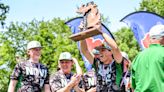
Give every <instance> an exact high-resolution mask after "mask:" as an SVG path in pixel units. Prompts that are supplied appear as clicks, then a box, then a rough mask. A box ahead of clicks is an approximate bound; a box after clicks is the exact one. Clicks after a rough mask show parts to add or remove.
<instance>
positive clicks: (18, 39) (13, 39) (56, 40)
mask: <svg viewBox="0 0 164 92" xmlns="http://www.w3.org/2000/svg"><path fill="white" fill-rule="evenodd" d="M7 29H8V30H7V31H5V32H3V33H2V34H1V35H0V43H1V46H0V52H1V53H0V57H1V58H0V65H2V64H5V62H8V63H7V64H8V68H9V69H7V70H6V69H1V72H0V73H2V74H1V76H0V78H1V80H4V79H3V78H4V76H6V79H8V78H9V76H10V74H11V72H12V70H13V68H14V66H15V64H16V63H17V62H16V59H15V56H16V55H19V56H20V57H22V58H27V55H26V45H27V43H28V42H29V41H31V40H38V41H40V42H41V44H42V46H43V50H42V56H41V59H40V61H41V63H43V64H45V65H47V66H48V68H49V70H50V72H53V71H54V70H56V68H57V64H58V57H59V54H60V53H61V52H63V51H68V52H70V53H71V54H72V55H73V56H74V57H76V58H77V59H79V60H81V56H80V54H79V50H78V49H77V45H76V43H75V42H74V41H72V40H71V39H69V36H70V35H71V31H70V29H69V28H68V27H67V26H66V25H65V23H64V21H63V20H61V19H59V18H54V19H53V20H52V21H47V22H44V21H37V20H33V21H31V22H30V23H21V24H18V23H12V24H11V25H10V26H9V27H8V28H7ZM79 62H80V65H81V66H82V67H83V69H84V63H83V62H82V61H79ZM2 71H4V72H2ZM7 81H8V80H6V81H5V82H4V83H0V84H4V87H7V85H8V84H7V83H8V82H7ZM0 82H2V81H0ZM1 90H2V89H0V91H1ZM1 92H2V91H1Z"/></svg>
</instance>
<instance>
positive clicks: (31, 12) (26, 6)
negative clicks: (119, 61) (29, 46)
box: [2, 0, 141, 32]
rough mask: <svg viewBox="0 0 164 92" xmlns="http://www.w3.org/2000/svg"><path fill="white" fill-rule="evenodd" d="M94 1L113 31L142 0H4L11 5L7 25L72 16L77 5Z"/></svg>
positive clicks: (74, 14) (120, 25)
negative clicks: (107, 19) (107, 18)
mask: <svg viewBox="0 0 164 92" xmlns="http://www.w3.org/2000/svg"><path fill="white" fill-rule="evenodd" d="M90 1H94V2H95V3H96V4H97V5H98V9H99V11H100V13H101V14H103V15H104V16H105V17H109V20H110V22H111V24H110V25H108V26H107V27H108V28H109V29H110V30H111V31H112V32H113V31H116V30H117V29H119V28H121V27H122V26H125V24H124V23H120V22H119V21H120V20H121V19H122V18H123V17H124V16H126V15H127V14H129V13H131V12H134V11H135V8H138V7H139V3H140V2H141V0H3V1H2V2H3V3H5V4H7V5H9V6H10V11H9V14H7V19H6V23H7V25H8V24H9V23H10V22H11V21H13V22H16V21H18V22H20V23H21V22H27V23H28V22H30V21H31V20H33V19H34V18H35V19H37V20H45V21H46V20H51V19H53V18H56V17H60V18H61V19H66V18H68V17H69V18H72V17H75V16H77V15H78V14H77V13H76V12H75V11H76V7H77V6H80V5H81V4H86V3H87V2H90Z"/></svg>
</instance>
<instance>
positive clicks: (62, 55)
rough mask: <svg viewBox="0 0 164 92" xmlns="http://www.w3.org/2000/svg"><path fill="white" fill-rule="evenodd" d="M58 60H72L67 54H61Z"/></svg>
mask: <svg viewBox="0 0 164 92" xmlns="http://www.w3.org/2000/svg"><path fill="white" fill-rule="evenodd" d="M60 60H72V55H71V54H70V53H69V52H62V53H61V54H60V56H59V61H60Z"/></svg>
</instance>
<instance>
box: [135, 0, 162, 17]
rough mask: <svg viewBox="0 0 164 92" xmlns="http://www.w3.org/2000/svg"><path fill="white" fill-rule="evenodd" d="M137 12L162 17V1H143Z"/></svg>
mask: <svg viewBox="0 0 164 92" xmlns="http://www.w3.org/2000/svg"><path fill="white" fill-rule="evenodd" d="M138 10H145V11H149V12H154V13H157V14H159V15H161V16H164V0H143V1H142V2H141V3H140V8H139V9H138Z"/></svg>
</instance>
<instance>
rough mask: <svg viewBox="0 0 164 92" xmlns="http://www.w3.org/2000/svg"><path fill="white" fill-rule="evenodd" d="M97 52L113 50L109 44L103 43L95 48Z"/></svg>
mask: <svg viewBox="0 0 164 92" xmlns="http://www.w3.org/2000/svg"><path fill="white" fill-rule="evenodd" d="M95 49H96V50H100V49H108V50H112V48H111V47H110V46H109V45H108V44H107V42H103V44H102V45H100V46H98V47H95Z"/></svg>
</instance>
